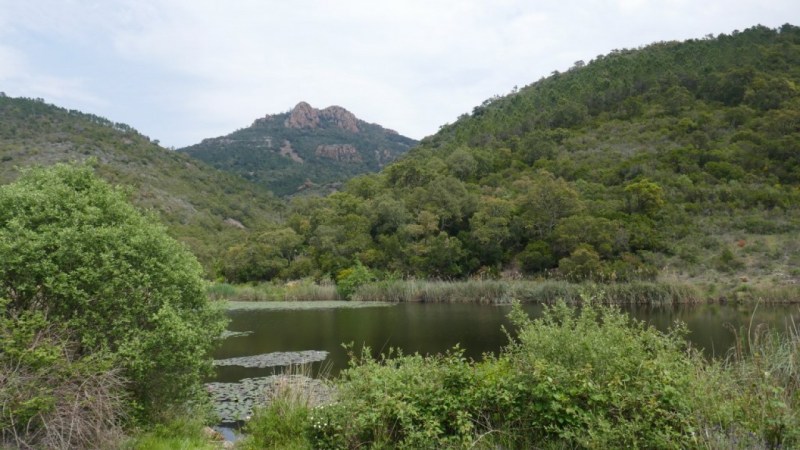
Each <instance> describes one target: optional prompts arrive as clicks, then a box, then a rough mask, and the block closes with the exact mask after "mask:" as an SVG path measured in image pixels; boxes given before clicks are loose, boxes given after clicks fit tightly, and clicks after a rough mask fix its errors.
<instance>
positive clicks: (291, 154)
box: [280, 140, 303, 164]
mask: <svg viewBox="0 0 800 450" xmlns="http://www.w3.org/2000/svg"><path fill="white" fill-rule="evenodd" d="M280 152H281V155H283V156H285V157H287V158H291V159H292V161H294V162H298V163H300V164H302V163H303V158H301V157H300V155H298V154H297V152H296V151H294V149H293V148H292V143H291V142H289V141H287V140H284V141H283V147H281V150H280Z"/></svg>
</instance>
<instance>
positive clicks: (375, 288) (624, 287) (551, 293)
mask: <svg viewBox="0 0 800 450" xmlns="http://www.w3.org/2000/svg"><path fill="white" fill-rule="evenodd" d="M587 294H588V295H589V296H591V297H594V298H597V299H599V301H601V302H602V303H607V304H650V305H671V304H683V303H697V302H699V301H700V300H701V298H702V296H701V294H700V292H699V290H697V289H696V288H694V287H693V286H691V285H688V284H680V283H675V282H668V283H667V282H644V281H639V282H630V283H611V284H597V283H571V282H567V281H556V280H546V281H534V280H466V281H426V280H393V281H380V282H375V283H369V284H365V285H363V286H360V287H359V288H358V289H357V290H356V292H355V294H354V295H353V300H358V301H381V302H420V303H481V304H505V303H510V302H511V300H512V299H515V300H518V301H520V302H522V303H542V304H552V303H555V302H556V301H558V300H564V301H566V302H568V303H573V304H577V303H580V302H581V298H586V297H587Z"/></svg>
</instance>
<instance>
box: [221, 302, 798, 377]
mask: <svg viewBox="0 0 800 450" xmlns="http://www.w3.org/2000/svg"><path fill="white" fill-rule="evenodd" d="M523 307H524V309H525V310H526V311H527V312H528V313H529V314H531V316H533V317H538V316H539V315H540V314H541V311H542V307H541V306H539V305H523ZM623 309H625V310H626V311H628V312H629V313H630V314H631V315H632V316H633V317H636V318H637V319H640V320H644V321H645V322H647V323H650V324H652V325H653V326H655V327H656V328H658V329H661V330H666V329H667V328H668V327H669V326H670V325H671V324H673V323H674V322H675V321H676V320H681V321H683V322H685V323H686V324H687V326H688V328H689V330H690V334H689V337H688V338H689V340H690V341H691V342H692V344H693V345H695V346H697V347H699V348H701V349H703V350H704V351H705V353H706V354H707V355H709V356H714V355H716V356H719V355H724V354H725V353H726V351H727V350H728V349H729V348H730V347H731V346H732V345H733V344H734V339H735V335H734V332H733V330H737V331H739V330H747V329H748V328H752V329H755V328H756V327H758V326H763V325H768V326H770V327H776V328H779V329H785V326H786V324H787V322H789V321H791V320H795V321H800V306H798V305H777V306H764V305H760V306H758V307H757V308H756V307H755V306H754V305H699V306H677V307H659V308H649V307H642V306H632V307H625V308H623ZM509 310H510V307H509V306H492V305H476V304H425V303H422V304H420V303H401V304H397V305H392V306H383V307H380V306H376V307H361V308H334V307H331V308H322V309H320V308H317V309H303V310H299V309H280V310H278V309H248V310H242V309H239V310H231V311H228V315H229V317H230V318H231V323H230V325H229V327H228V329H229V330H231V331H250V332H252V333H250V334H247V335H240V336H236V337H230V338H228V339H225V340H224V342H223V344H222V346H221V347H220V348H219V349H218V350H217V351H216V352H215V354H214V357H215V358H216V359H225V358H234V357H240V356H250V355H257V354H262V353H270V352H290V351H308V350H318V351H327V352H328V353H329V355H328V357H327V359H326V360H325V362H324V363H323V364H325V365H326V366H328V367H327V370H329V371H330V372H331V373H332V374H335V373H337V372H338V371H339V370H341V369H343V368H345V367H346V366H347V361H348V360H347V353H346V350H345V349H344V348H343V347H342V344H343V343H353V345H354V347H355V348H356V349H361V348H362V347H364V346H368V347H370V348H372V349H373V352H374V353H377V352H380V351H386V350H388V349H389V348H390V347H394V348H399V349H402V350H403V351H404V352H406V353H414V352H419V353H423V354H424V353H439V352H444V351H446V350H447V349H450V348H452V347H453V346H455V345H459V346H460V347H461V348H462V349H464V351H465V355H466V356H468V357H470V358H475V359H478V358H480V357H481V355H483V354H484V353H486V352H497V351H498V350H499V349H500V348H502V347H503V346H504V345H507V344H508V339H507V337H506V335H505V334H504V333H503V331H502V327H503V326H505V327H506V328H507V329H510V327H511V325H510V323H509V321H508V319H507V317H506V316H507V314H508V312H509ZM278 370H279V369H276V368H266V369H262V368H245V367H238V366H224V367H217V368H216V376H215V381H223V382H233V381H238V380H241V379H242V378H248V377H259V376H266V375H271V374H274V373H276V371H278Z"/></svg>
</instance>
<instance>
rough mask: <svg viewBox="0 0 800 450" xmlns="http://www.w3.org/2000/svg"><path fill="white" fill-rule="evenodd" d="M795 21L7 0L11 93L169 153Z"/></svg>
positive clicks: (616, 9)
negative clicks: (624, 52)
mask: <svg viewBox="0 0 800 450" xmlns="http://www.w3.org/2000/svg"><path fill="white" fill-rule="evenodd" d="M785 23H791V24H793V25H800V2H798V1H797V0H753V1H739V0H703V1H697V0H691V1H690V0H662V1H647V0H614V1H611V0H607V1H606V0H582V1H577V0H527V1H526V0H492V1H489V0H402V1H394V0H383V1H381V0H335V1H334V0H328V1H325V0H305V1H303V2H294V1H286V0H283V1H278V0H226V1H222V0H0V92H5V93H6V94H7V95H9V96H13V97H32V98H43V99H44V100H45V101H47V102H48V103H53V104H55V105H58V106H62V107H65V108H69V109H78V110H81V111H83V112H87V113H92V114H96V115H99V116H103V117H106V118H108V119H110V120H112V121H114V122H122V123H126V124H128V125H130V126H132V127H134V128H136V129H137V130H139V131H140V132H141V133H143V134H144V135H146V136H149V137H150V138H151V139H157V140H159V141H160V142H161V144H162V145H164V146H167V147H183V146H186V145H191V144H195V143H197V142H200V141H201V140H202V139H204V138H207V137H216V136H221V135H225V134H228V133H230V132H232V131H234V130H237V129H240V128H244V127H247V126H249V125H250V124H251V123H252V122H253V121H254V120H255V119H256V118H259V117H263V116H265V115H267V114H277V113H282V112H286V111H289V110H291V109H292V107H294V105H296V104H297V103H298V102H300V101H306V102H308V103H310V104H311V105H312V106H314V107H317V108H324V107H327V106H331V105H339V106H342V107H344V108H347V109H348V110H349V111H351V112H353V113H354V114H355V115H356V116H357V117H359V118H360V119H362V120H365V121H367V122H373V123H378V124H380V125H382V126H384V127H387V128H391V129H394V130H396V131H398V132H399V133H401V134H403V135H406V136H409V137H413V138H416V139H420V138H422V137H425V136H428V135H431V134H433V133H435V132H436V131H437V130H438V129H439V127H440V126H442V125H444V124H446V123H452V122H453V121H455V120H456V118H457V117H458V116H459V115H461V114H464V113H468V112H470V111H472V108H473V107H475V106H476V105H479V104H480V103H482V102H483V101H484V100H486V99H488V98H490V97H492V96H494V95H498V94H499V95H503V94H506V93H508V92H510V91H511V90H512V89H513V88H514V87H515V86H518V87H522V86H525V85H528V84H531V83H533V82H535V81H537V80H539V79H540V78H542V77H546V76H548V75H550V74H551V73H552V72H553V71H564V70H567V69H569V68H570V67H571V66H572V65H573V64H574V63H575V62H576V61H579V60H581V61H585V62H587V63H588V62H589V61H591V60H592V59H593V58H595V57H596V56H598V55H605V54H608V53H609V52H610V51H612V50H614V49H624V48H636V47H640V46H644V45H647V44H650V43H653V42H658V41H672V40H685V39H692V38H703V37H705V36H707V35H709V34H712V35H715V36H716V35H718V34H720V33H726V34H729V33H731V32H732V31H734V30H740V31H741V30H744V29H746V28H749V27H751V26H754V25H757V24H760V25H765V26H768V27H770V28H777V27H780V26H781V25H783V24H785Z"/></svg>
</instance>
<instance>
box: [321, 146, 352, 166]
mask: <svg viewBox="0 0 800 450" xmlns="http://www.w3.org/2000/svg"><path fill="white" fill-rule="evenodd" d="M315 153H316V155H317V156H321V157H323V158H330V159H335V160H336V161H344V162H361V155H360V154H359V153H358V150H356V148H355V147H353V146H352V145H350V144H332V145H320V146H318V147H317V151H316V152H315Z"/></svg>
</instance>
